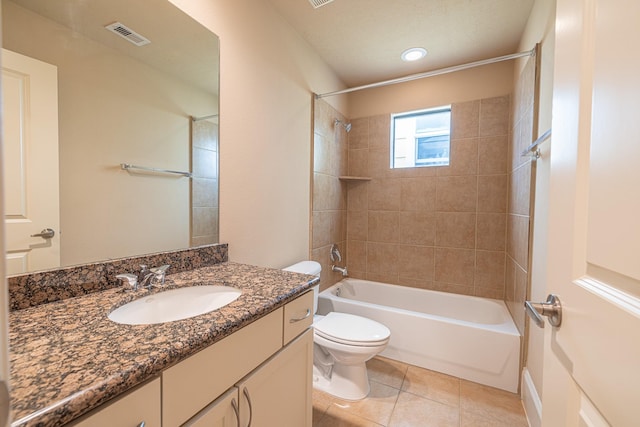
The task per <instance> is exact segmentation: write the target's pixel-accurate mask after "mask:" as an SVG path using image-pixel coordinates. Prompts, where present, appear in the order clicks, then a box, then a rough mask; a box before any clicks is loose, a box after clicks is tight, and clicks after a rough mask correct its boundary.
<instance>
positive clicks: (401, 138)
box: [391, 106, 451, 168]
mask: <svg viewBox="0 0 640 427" xmlns="http://www.w3.org/2000/svg"><path fill="white" fill-rule="evenodd" d="M391 119H392V123H391V124H392V132H391V146H392V150H391V152H392V153H393V155H392V157H391V167H392V168H413V167H421V166H446V165H448V164H449V146H450V133H451V106H445V107H439V108H434V109H430V110H423V111H413V112H410V113H401V114H394V115H392V116H391Z"/></svg>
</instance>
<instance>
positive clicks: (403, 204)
mask: <svg viewBox="0 0 640 427" xmlns="http://www.w3.org/2000/svg"><path fill="white" fill-rule="evenodd" d="M435 209H436V178H435V177H421V178H404V179H402V181H401V189H400V210H402V211H431V212H432V211H435Z"/></svg>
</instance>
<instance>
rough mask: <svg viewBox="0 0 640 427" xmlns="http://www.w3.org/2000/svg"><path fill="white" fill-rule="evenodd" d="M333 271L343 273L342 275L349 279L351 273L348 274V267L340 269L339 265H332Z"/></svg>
mask: <svg viewBox="0 0 640 427" xmlns="http://www.w3.org/2000/svg"><path fill="white" fill-rule="evenodd" d="M331 270H332V271H339V272H340V273H342V275H343V276H344V277H347V276H348V275H349V273H348V272H347V267H346V266H344V267H338V266H337V265H332V266H331Z"/></svg>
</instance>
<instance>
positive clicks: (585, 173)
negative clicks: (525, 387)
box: [542, 0, 640, 427]
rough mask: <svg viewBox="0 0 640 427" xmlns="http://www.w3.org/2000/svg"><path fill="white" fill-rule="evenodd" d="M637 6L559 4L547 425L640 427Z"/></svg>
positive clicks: (565, 0) (592, 1)
mask: <svg viewBox="0 0 640 427" xmlns="http://www.w3.org/2000/svg"><path fill="white" fill-rule="evenodd" d="M639 22H640V2H638V1H637V0H558V2H557V16H556V47H555V64H554V67H555V71H554V90H553V124H552V126H553V138H552V141H551V164H550V190H549V196H550V198H549V217H548V223H549V246H548V274H547V290H548V291H549V293H554V294H557V295H558V296H559V297H560V299H561V301H562V304H563V320H562V324H561V326H560V327H559V328H552V327H550V325H549V324H546V326H545V358H544V379H543V392H542V402H543V405H542V417H543V426H562V427H565V426H567V427H574V426H600V425H611V426H616V427H617V426H638V425H640V114H639V113H640V109H639V108H638V102H640V50H639V49H638V46H637V43H638V41H640V25H639Z"/></svg>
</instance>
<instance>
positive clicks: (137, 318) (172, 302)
mask: <svg viewBox="0 0 640 427" xmlns="http://www.w3.org/2000/svg"><path fill="white" fill-rule="evenodd" d="M241 293H242V291H240V289H236V288H232V287H230V286H214V285H207V286H190V287H186V288H178V289H172V290H170V291H165V292H159V293H157V294H153V295H149V296H145V297H143V298H140V299H137V300H134V301H131V302H130V303H128V304H125V305H123V306H122V307H118V308H117V309H115V310H113V311H112V312H111V313H109V319H111V320H113V321H114V322H116V323H123V324H126V325H149V324H153V323H164V322H171V321H174V320H182V319H188V318H189V317H194V316H198V315H200V314H204V313H208V312H210V311H213V310H216V309H218V308H220V307H224V306H225V305H227V304H230V303H232V302H233V301H235V300H236V299H238V297H239V296H240V294H241Z"/></svg>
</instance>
